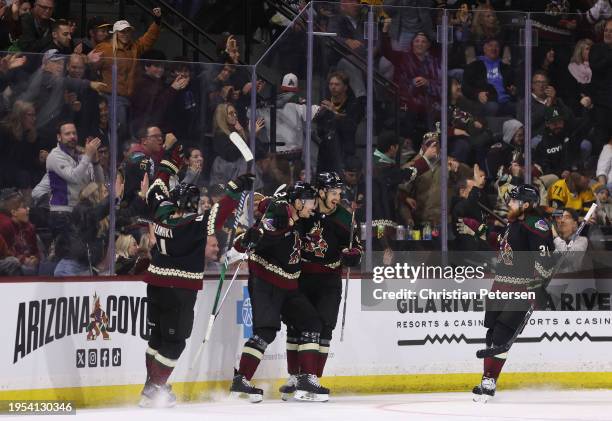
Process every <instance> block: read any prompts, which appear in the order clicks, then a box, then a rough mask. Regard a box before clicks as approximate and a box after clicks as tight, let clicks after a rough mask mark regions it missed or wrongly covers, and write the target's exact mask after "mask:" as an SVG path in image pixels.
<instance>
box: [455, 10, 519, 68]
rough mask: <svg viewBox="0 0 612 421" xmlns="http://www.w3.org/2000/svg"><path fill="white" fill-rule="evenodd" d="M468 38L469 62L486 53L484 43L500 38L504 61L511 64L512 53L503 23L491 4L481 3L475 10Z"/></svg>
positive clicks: (467, 54) (467, 52)
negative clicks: (502, 26)
mask: <svg viewBox="0 0 612 421" xmlns="http://www.w3.org/2000/svg"><path fill="white" fill-rule="evenodd" d="M467 38H468V40H466V41H467V42H468V43H469V45H468V46H467V48H466V58H467V64H470V63H472V62H473V61H474V60H475V59H476V58H477V56H479V55H482V54H484V44H485V43H486V41H487V40H490V39H497V40H500V48H503V54H502V61H503V62H504V63H505V64H507V65H510V64H511V54H510V48H509V46H508V45H504V44H505V42H504V43H502V41H501V40H503V41H505V39H504V34H503V32H502V28H501V24H500V23H499V20H498V19H497V15H496V14H495V9H494V8H493V7H492V6H491V5H490V4H481V5H480V6H478V7H477V8H476V9H475V10H474V12H473V19H472V27H471V30H470V33H469V35H468V36H467Z"/></svg>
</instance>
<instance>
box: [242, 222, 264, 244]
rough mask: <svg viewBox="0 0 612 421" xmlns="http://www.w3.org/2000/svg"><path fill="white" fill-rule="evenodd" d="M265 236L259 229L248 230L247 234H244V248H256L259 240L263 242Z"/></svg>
mask: <svg viewBox="0 0 612 421" xmlns="http://www.w3.org/2000/svg"><path fill="white" fill-rule="evenodd" d="M262 236H263V231H262V230H261V229H257V228H255V227H251V228H249V229H248V230H246V232H245V233H244V236H243V237H242V240H241V242H242V246H243V247H244V248H248V247H249V246H250V247H253V246H255V245H256V244H257V243H259V240H261V237H262Z"/></svg>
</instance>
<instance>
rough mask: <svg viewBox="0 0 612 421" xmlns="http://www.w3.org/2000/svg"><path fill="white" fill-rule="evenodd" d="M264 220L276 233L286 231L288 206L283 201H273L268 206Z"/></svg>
mask: <svg viewBox="0 0 612 421" xmlns="http://www.w3.org/2000/svg"><path fill="white" fill-rule="evenodd" d="M265 217H266V220H267V221H268V224H269V225H272V228H273V229H275V230H278V231H282V230H285V229H287V227H288V226H289V205H288V204H287V202H285V201H280V202H277V201H273V202H272V203H270V205H269V206H268V212H267V213H266V216H265Z"/></svg>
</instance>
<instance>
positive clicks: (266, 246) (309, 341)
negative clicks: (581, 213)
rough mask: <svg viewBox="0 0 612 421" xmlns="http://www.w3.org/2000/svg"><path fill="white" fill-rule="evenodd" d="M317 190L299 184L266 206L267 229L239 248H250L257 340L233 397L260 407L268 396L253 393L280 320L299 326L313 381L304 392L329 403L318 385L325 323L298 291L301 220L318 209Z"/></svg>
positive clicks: (245, 355)
mask: <svg viewBox="0 0 612 421" xmlns="http://www.w3.org/2000/svg"><path fill="white" fill-rule="evenodd" d="M315 197H316V190H315V189H314V188H313V187H312V186H311V185H310V184H308V183H303V182H297V183H295V185H294V186H292V187H290V188H289V189H288V190H286V191H283V192H280V193H278V194H276V195H275V196H274V197H272V198H267V199H265V200H263V201H262V202H261V203H260V205H259V210H260V212H261V213H262V214H263V216H262V218H263V221H262V223H261V224H260V223H256V224H255V225H254V226H253V227H252V228H250V229H248V230H247V231H246V232H245V234H244V235H243V236H239V237H238V238H237V239H236V242H235V243H234V247H235V248H236V249H237V250H238V251H239V252H244V251H246V250H248V249H249V248H250V250H251V251H250V253H249V284H248V288H249V296H250V298H251V306H252V312H253V336H252V337H251V338H250V339H249V340H248V341H247V342H246V343H245V344H244V348H243V351H242V355H241V357H240V362H239V366H238V369H237V370H236V371H235V373H234V379H233V382H232V386H231V388H230V392H232V393H233V394H241V395H242V394H245V395H247V396H248V397H249V399H250V401H251V402H260V401H261V400H262V399H263V391H262V390H261V389H259V388H256V387H254V386H253V385H252V384H251V383H250V380H251V379H252V378H253V375H254V374H255V371H256V370H257V367H258V366H259V363H260V361H261V360H262V359H263V355H264V353H265V351H266V348H267V347H268V344H270V343H272V341H274V338H275V337H276V333H277V332H278V331H279V330H280V327H281V320H282V321H284V322H285V323H287V324H290V325H292V326H295V329H296V331H297V332H298V334H297V335H298V336H299V339H298V341H297V347H298V349H297V354H298V355H297V360H298V361H297V364H298V366H299V369H300V372H302V373H304V374H305V375H308V376H309V377H307V379H306V382H305V383H304V389H305V390H306V391H307V393H309V394H310V396H311V398H312V400H326V399H327V396H328V394H329V390H328V389H325V388H323V387H321V385H320V384H319V383H318V381H317V376H316V372H317V361H318V360H317V355H318V353H317V351H318V349H319V335H320V332H321V322H320V321H319V317H318V315H317V312H316V310H315V309H314V307H313V306H312V304H311V303H310V302H309V301H308V299H306V297H305V296H304V295H303V294H302V293H301V292H300V290H299V289H298V278H299V277H300V270H301V265H302V262H301V250H302V236H303V232H301V231H300V229H301V224H299V223H298V221H300V220H301V219H307V218H310V217H311V216H312V214H313V211H314V207H315Z"/></svg>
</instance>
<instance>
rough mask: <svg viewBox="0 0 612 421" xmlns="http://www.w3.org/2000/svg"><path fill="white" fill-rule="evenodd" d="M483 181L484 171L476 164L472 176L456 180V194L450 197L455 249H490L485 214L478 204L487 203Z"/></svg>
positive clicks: (484, 181)
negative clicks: (487, 241) (487, 240)
mask: <svg viewBox="0 0 612 421" xmlns="http://www.w3.org/2000/svg"><path fill="white" fill-rule="evenodd" d="M485 183H486V177H485V173H484V171H482V170H481V169H480V168H479V167H478V165H474V176H473V177H472V178H467V179H466V178H461V179H459V180H458V181H457V185H456V195H454V196H453V197H452V198H451V204H450V207H451V215H452V222H451V225H452V227H453V233H454V234H455V247H454V248H455V249H456V250H460V251H469V250H490V248H489V246H488V244H487V243H486V225H484V223H485V217H486V216H485V215H484V213H483V211H482V209H481V208H480V205H479V204H483V205H485V206H487V205H488V203H487V202H486V200H485V194H484V193H485V192H484V188H485Z"/></svg>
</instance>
